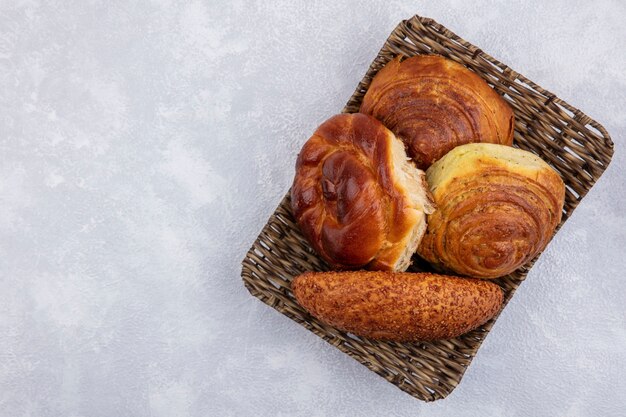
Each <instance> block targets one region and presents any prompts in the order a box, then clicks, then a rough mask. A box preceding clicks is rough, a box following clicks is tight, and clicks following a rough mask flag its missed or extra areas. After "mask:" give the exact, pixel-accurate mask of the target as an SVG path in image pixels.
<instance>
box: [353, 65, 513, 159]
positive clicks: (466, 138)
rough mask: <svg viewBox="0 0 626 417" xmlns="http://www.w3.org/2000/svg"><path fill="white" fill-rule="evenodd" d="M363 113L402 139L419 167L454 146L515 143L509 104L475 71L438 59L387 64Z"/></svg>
mask: <svg viewBox="0 0 626 417" xmlns="http://www.w3.org/2000/svg"><path fill="white" fill-rule="evenodd" d="M360 111H361V113H366V114H371V115H372V116H374V117H376V118H377V119H379V120H380V121H382V122H383V124H384V125H385V126H387V127H388V128H389V129H391V130H392V131H393V132H394V133H395V134H396V136H397V137H398V138H400V139H402V141H403V142H404V143H405V144H406V145H407V148H408V154H409V156H410V157H411V158H413V160H414V161H415V163H416V165H417V167H418V168H420V169H426V168H428V167H429V166H430V165H431V164H432V163H433V162H435V161H436V160H437V159H439V158H441V157H442V156H444V155H445V154H446V153H447V152H448V151H450V150H452V149H453V148H454V147H455V146H459V145H463V144H466V143H473V142H489V143H499V144H504V145H511V143H512V142H513V127H514V115H513V111H512V110H511V108H510V107H509V105H508V104H507V103H506V101H504V99H503V98H502V97H500V96H499V95H498V93H496V92H495V90H493V89H492V88H491V87H489V85H487V83H486V82H485V81H484V80H483V79H482V78H481V77H480V76H478V75H477V74H476V73H474V72H472V71H470V70H469V69H467V68H465V67H464V66H463V65H461V64H458V63H456V62H454V61H452V60H449V59H446V58H443V57H441V56H438V55H418V56H414V57H412V58H407V59H405V60H404V61H400V57H397V58H396V59H394V60H392V61H390V62H389V63H387V65H385V67H384V68H383V69H381V70H380V71H379V72H378V74H376V76H375V77H374V80H373V81H372V84H371V85H370V87H369V88H368V90H367V93H366V94H365V97H364V98H363V102H362V104H361V110H360Z"/></svg>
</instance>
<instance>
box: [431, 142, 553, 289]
mask: <svg viewBox="0 0 626 417" xmlns="http://www.w3.org/2000/svg"><path fill="white" fill-rule="evenodd" d="M426 176H427V179H428V184H429V186H430V188H431V191H432V193H433V196H434V198H435V202H436V203H437V205H438V210H437V211H435V212H434V213H433V214H432V215H431V216H429V218H428V230H427V232H426V235H425V236H424V238H423V240H422V242H421V244H420V247H419V249H418V253H419V255H420V256H421V257H422V258H424V259H426V260H427V261H428V262H430V263H431V264H432V265H433V266H434V267H435V268H436V269H438V270H442V271H453V272H455V273H457V274H461V275H468V276H472V277H479V278H496V277H501V276H503V275H507V274H510V273H511V272H513V271H515V270H516V269H517V268H519V267H520V266H522V265H524V264H525V263H526V262H528V261H530V260H531V259H532V258H534V257H535V255H537V254H538V253H539V252H541V251H542V250H543V248H545V246H546V245H547V244H548V242H549V241H550V239H551V238H552V235H553V234H554V230H555V228H556V227H557V225H558V224H559V222H560V221H561V213H562V210H563V201H564V198H565V186H564V184H563V180H562V179H561V177H560V176H559V174H558V173H557V172H556V171H555V170H553V169H552V168H551V167H550V166H549V165H548V164H547V163H545V162H544V161H543V160H541V159H540V158H539V157H537V156H536V155H534V154H532V153H530V152H526V151H523V150H521V149H516V148H511V147H509V146H503V145H493V144H485V143H474V144H468V145H463V146H459V147H457V148H455V149H454V150H452V151H451V152H449V153H448V154H447V155H446V156H444V157H443V158H441V159H440V160H439V161H437V162H436V163H435V164H433V165H432V166H431V167H430V168H429V169H428V171H427V172H426Z"/></svg>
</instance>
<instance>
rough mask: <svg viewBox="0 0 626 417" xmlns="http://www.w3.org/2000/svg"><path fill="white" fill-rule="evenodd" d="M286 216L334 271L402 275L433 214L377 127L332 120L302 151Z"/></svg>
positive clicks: (421, 187) (395, 146)
mask: <svg viewBox="0 0 626 417" xmlns="http://www.w3.org/2000/svg"><path fill="white" fill-rule="evenodd" d="M291 206H292V209H293V215H294V217H295V219H296V221H297V223H298V225H299V226H300V229H301V230H302V233H303V234H304V236H305V237H306V238H307V239H308V241H309V242H310V243H311V245H312V246H313V248H314V249H315V250H316V251H317V252H318V253H319V254H320V256H322V258H324V259H325V260H326V262H328V263H329V264H330V265H331V266H332V267H334V268H341V269H350V268H360V267H367V268H369V269H379V270H396V271H398V270H405V269H406V268H407V267H408V266H409V264H410V259H411V255H413V253H414V252H415V250H416V248H417V245H418V244H419V241H420V240H421V238H422V236H423V234H424V231H425V230H426V213H430V212H432V210H433V205H432V200H431V196H430V192H429V191H428V186H427V185H426V181H425V178H424V173H423V172H422V171H420V170H418V169H417V168H415V166H414V165H413V163H412V162H411V161H410V160H409V159H408V158H407V156H406V153H405V150H404V146H403V145H402V142H401V141H400V140H398V139H397V138H396V137H395V136H394V135H393V133H392V132H391V131H389V130H388V129H387V128H385V126H383V125H382V124H381V123H380V122H379V121H378V120H376V119H374V118H373V117H371V116H367V115H364V114H358V113H357V114H340V115H337V116H334V117H331V118H330V119H328V120H327V121H326V122H324V123H323V124H322V125H321V126H320V127H319V128H318V129H317V130H316V131H315V133H314V134H313V136H311V138H310V139H309V140H308V141H307V142H306V143H305V144H304V146H303V148H302V150H301V151H300V154H299V155H298V160H297V162H296V175H295V178H294V181H293V186H292V188H291Z"/></svg>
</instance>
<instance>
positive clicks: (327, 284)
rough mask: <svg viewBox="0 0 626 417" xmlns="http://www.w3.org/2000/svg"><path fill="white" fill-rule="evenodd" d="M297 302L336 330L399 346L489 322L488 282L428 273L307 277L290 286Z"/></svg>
mask: <svg viewBox="0 0 626 417" xmlns="http://www.w3.org/2000/svg"><path fill="white" fill-rule="evenodd" d="M291 288H292V291H293V293H294V295H295V297H296V300H298V303H300V305H301V306H302V307H304V308H305V309H306V310H307V311H308V312H309V313H311V314H312V315H313V316H315V317H316V318H318V319H319V320H321V321H323V322H324V323H326V324H329V325H331V326H333V327H336V328H338V329H340V330H343V331H346V332H350V333H353V334H355V335H357V336H364V337H368V338H372V339H384V340H392V341H398V342H408V341H417V340H435V339H449V338H452V337H457V336H459V335H461V334H463V333H466V332H468V331H470V330H472V329H475V328H476V327H478V326H480V325H481V324H483V323H485V322H486V321H487V320H489V319H490V318H492V317H493V316H494V315H495V314H496V313H497V312H498V311H500V307H501V306H502V299H503V295H502V290H501V289H500V287H499V286H498V285H496V284H494V283H492V282H488V281H484V280H479V279H470V278H456V277H449V276H445V275H436V274H431V273H409V272H404V273H393V272H380V271H378V272H374V271H346V272H307V273H305V274H302V275H300V276H298V277H297V278H296V279H295V280H294V281H293V282H292V284H291Z"/></svg>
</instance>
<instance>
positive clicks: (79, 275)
mask: <svg viewBox="0 0 626 417" xmlns="http://www.w3.org/2000/svg"><path fill="white" fill-rule="evenodd" d="M333 3H335V2H332V1H328V2H317V1H309V2H306V4H305V3H304V2H303V3H298V2H293V1H276V2H274V1H272V2H269V1H268V2H266V1H255V2H243V1H233V2H231V1H223V2H219V1H211V0H209V1H204V2H202V1H193V2H175V1H168V0H162V1H153V2H147V1H144V2H134V1H115V2H113V1H112V2H108V1H107V2H105V1H102V2H93V1H83V0H75V1H67V0H63V1H49V2H36V1H17V0H1V1H0V415H1V416H10V417H13V416H106V417H112V416H187V415H190V416H246V415H257V416H326V415H336V416H356V415H386V416H395V415H398V416H400V415H407V416H408V415H410V416H446V417H450V416H468V415H470V416H471V415H474V416H481V417H486V416H624V415H626V395H625V393H626V278H625V272H624V271H626V253H625V252H626V249H625V247H626V213H625V210H624V207H625V206H626V180H625V179H624V175H625V174H624V168H625V167H626V158H625V156H624V153H623V151H622V150H623V147H624V142H625V140H626V139H625V137H626V75H625V74H626V72H625V70H624V68H626V48H625V47H624V41H625V40H626V24H625V22H626V6H625V5H624V3H623V2H621V1H618V0H616V1H610V0H603V1H596V2H586V1H584V2H573V1H567V0H565V1H558V2H544V1H534V2H528V1H522V0H518V1H506V2H505V1H502V2H496V1H489V2H477V3H474V4H472V5H471V6H468V5H467V4H466V3H468V2H466V1H464V0H458V1H438V2H425V1H424V2H417V1H414V2H408V1H407V2H400V1H395V0H384V1H377V2H367V3H366V2H364V3H356V2H355V3H352V2H337V3H342V4H341V5H334V4H333ZM415 13H419V14H422V15H424V16H429V17H433V18H435V19H436V20H438V21H439V22H440V23H442V24H444V25H446V26H448V27H449V28H450V29H452V30H453V31H455V32H457V33H458V34H459V35H461V36H462V37H464V38H466V39H467V40H469V41H470V42H473V43H475V44H476V45H479V46H480V47H481V48H483V49H484V50H485V51H487V52H488V53H490V54H492V55H493V56H495V57H497V58H499V59H500V60H502V61H503V62H505V63H508V64H509V65H510V66H511V67H512V68H514V69H515V70H517V71H519V72H521V73H522V74H524V75H526V76H528V77H529V78H530V79H532V80H534V81H536V82H537V83H539V84H540V85H542V86H544V87H545V88H547V89H549V90H551V91H553V92H554V93H556V94H557V95H559V96H560V97H562V98H563V99H565V100H567V101H569V102H570V103H572V104H573V105H574V106H576V107H579V108H580V109H582V110H583V111H584V112H586V113H587V114H589V115H590V116H591V117H593V118H596V119H597V120H599V121H600V122H601V123H603V124H604V126H605V127H606V128H607V129H608V131H609V132H610V133H611V134H612V136H613V140H614V141H615V143H616V154H615V156H614V158H613V163H612V165H611V166H610V168H609V169H608V171H607V172H606V174H605V175H604V177H602V179H601V180H600V181H599V183H598V184H597V186H596V187H595V188H593V190H592V191H591V192H590V193H589V194H588V196H587V198H586V199H585V200H584V201H583V202H582V204H580V206H579V208H578V209H577V210H576V212H575V214H574V216H573V217H572V218H571V219H570V220H569V221H568V222H567V224H566V226H565V227H563V229H562V230H561V232H560V233H559V234H558V236H557V237H556V238H555V239H554V240H553V242H552V244H551V245H550V246H549V248H548V249H547V251H546V252H545V254H544V255H543V257H542V258H541V259H540V261H539V262H538V263H537V264H536V266H535V267H534V269H533V270H532V272H531V273H530V275H529V276H528V279H527V281H526V283H525V284H524V285H523V286H522V287H521V289H520V290H519V291H518V292H517V294H516V296H515V297H514V299H513V301H512V302H511V304H510V305H509V306H508V308H507V309H506V310H505V312H504V313H503V314H502V316H501V318H500V320H499V321H498V323H497V324H496V326H495V327H494V329H493V331H492V332H491V334H490V336H489V337H488V338H487V340H486V342H485V343H484V345H483V348H482V349H481V351H480V352H479V354H478V356H477V357H476V359H475V360H474V362H473V364H472V366H471V367H470V369H469V370H468V372H467V373H466V376H465V378H464V380H463V381H462V383H461V385H460V386H459V387H458V388H457V389H456V391H454V392H453V393H452V395H450V396H449V397H448V398H447V399H445V400H442V401H439V402H436V403H431V404H426V403H422V402H419V401H417V400H415V399H413V398H412V397H410V396H408V395H406V394H404V393H402V392H401V391H399V390H398V389H397V388H395V387H394V386H393V385H391V384H389V383H387V382H386V381H384V380H383V379H382V378H380V377H378V376H376V375H375V374H373V373H372V372H370V371H369V370H367V369H366V368H365V367H363V366H361V365H360V364H358V363H357V362H356V361H354V360H352V359H351V358H349V357H348V356H346V355H344V354H343V353H341V352H340V351H338V350H336V349H334V348H332V347H331V346H330V345H328V344H326V343H325V342H323V341H322V340H321V339H319V338H318V337H317V336H315V335H313V334H312V333H309V332H308V331H306V330H305V329H304V328H302V327H300V326H299V325H297V324H295V323H293V322H291V321H290V320H289V319H287V318H285V317H283V316H282V315H280V314H278V313H277V312H275V311H274V310H272V309H270V308H269V307H267V306H265V305H264V304H262V303H261V302H259V301H257V300H256V299H254V298H252V297H251V296H249V295H248V293H247V292H246V290H245V289H244V287H243V285H242V282H241V279H240V276H239V275H240V261H241V260H242V258H243V256H244V254H245V252H246V250H247V249H248V248H249V246H250V245H251V244H252V242H253V240H254V238H255V237H256V235H257V234H258V232H259V230H260V228H261V227H262V225H263V224H264V223H265V221H266V220H267V217H268V216H269V215H270V213H272V211H273V210H274V208H275V206H276V205H277V203H278V202H279V200H280V198H281V197H282V196H283V194H284V193H285V192H286V190H287V189H288V187H289V184H290V182H291V178H292V174H293V165H294V161H295V157H296V154H297V152H298V150H299V147H300V145H301V144H302V143H303V142H304V141H305V140H306V138H307V137H308V135H309V134H310V133H311V132H312V131H313V130H314V128H315V127H316V126H317V125H318V124H319V123H320V122H322V121H323V120H324V119H325V118H327V117H329V116H330V115H332V114H334V113H336V112H338V111H339V110H340V109H341V108H342V106H343V104H344V102H345V101H346V100H347V99H348V97H349V96H350V95H351V93H352V91H353V90H354V87H355V86H356V84H357V82H358V80H360V78H361V77H362V75H363V74H364V72H365V70H366V68H367V66H368V64H369V62H370V61H371V60H372V58H373V57H374V56H375V55H376V53H377V51H378V49H379V48H380V46H381V45H382V43H383V42H384V40H385V38H386V37H387V35H388V34H389V32H390V31H391V30H392V29H393V28H394V26H395V25H396V23H398V22H399V21H400V20H401V19H403V18H407V17H410V16H411V15H413V14H415Z"/></svg>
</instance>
